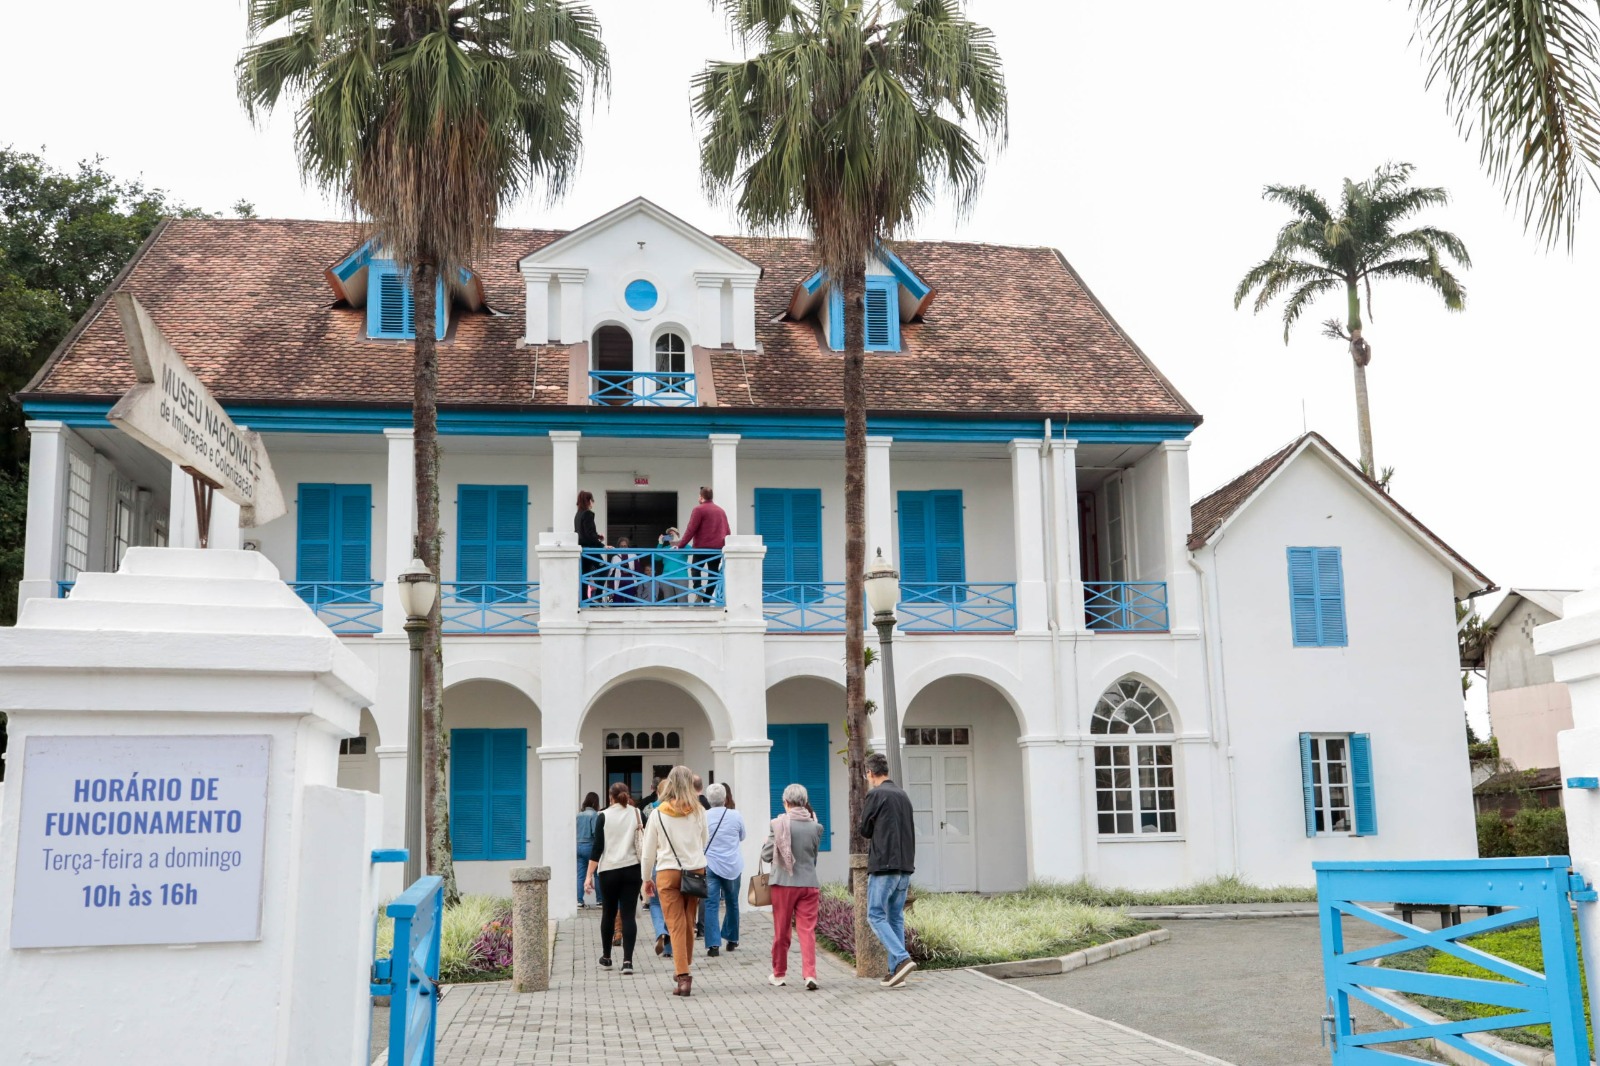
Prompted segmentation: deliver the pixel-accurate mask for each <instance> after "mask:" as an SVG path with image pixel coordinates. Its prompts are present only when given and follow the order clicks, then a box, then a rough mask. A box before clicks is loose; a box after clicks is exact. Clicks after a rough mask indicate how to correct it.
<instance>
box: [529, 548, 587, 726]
mask: <svg viewBox="0 0 1600 1066" xmlns="http://www.w3.org/2000/svg"><path fill="white" fill-rule="evenodd" d="M535 551H536V552H537V554H538V557H539V632H540V633H541V634H545V635H546V636H548V635H550V634H553V633H556V632H558V631H560V630H561V629H562V628H564V627H579V628H581V627H582V624H583V623H581V622H579V621H578V558H579V556H580V555H581V554H582V549H581V548H579V547H578V535H577V534H576V533H540V534H539V547H538V548H537V549H535ZM543 643H544V659H545V661H546V662H561V661H562V660H561V659H559V658H557V657H555V656H553V655H552V654H551V645H550V642H549V641H548V640H546V641H544V642H543ZM579 650H580V651H581V650H582V649H581V648H580V649H579ZM549 692H550V679H547V680H546V682H545V693H546V696H548V695H549ZM574 698H576V697H574ZM544 711H545V714H546V716H547V717H548V715H549V713H550V711H549V709H548V708H544Z"/></svg>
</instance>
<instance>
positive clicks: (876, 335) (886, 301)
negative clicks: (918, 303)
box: [828, 274, 900, 352]
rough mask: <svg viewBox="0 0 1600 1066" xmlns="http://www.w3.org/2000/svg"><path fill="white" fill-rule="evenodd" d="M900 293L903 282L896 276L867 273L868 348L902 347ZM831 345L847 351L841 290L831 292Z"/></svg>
mask: <svg viewBox="0 0 1600 1066" xmlns="http://www.w3.org/2000/svg"><path fill="white" fill-rule="evenodd" d="M899 296H900V283H899V282H898V281H896V280H895V278H894V277H893V276H892V275H889V274H869V275H867V288H866V291H865V292H863V293H862V303H863V305H864V315H865V318H866V321H865V327H866V328H865V331H864V332H865V335H866V346H865V347H866V350H867V351H869V352H898V351H899V350H900V300H899ZM828 346H829V347H830V348H832V349H833V350H834V351H836V352H842V351H844V293H843V292H841V291H839V290H838V289H833V290H832V291H831V292H830V293H829V294H828Z"/></svg>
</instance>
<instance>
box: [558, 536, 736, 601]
mask: <svg viewBox="0 0 1600 1066" xmlns="http://www.w3.org/2000/svg"><path fill="white" fill-rule="evenodd" d="M579 565H580V569H581V570H582V577H581V578H580V579H579V580H580V581H581V582H582V588H581V589H580V590H579V591H580V597H579V600H578V606H579V607H721V606H723V602H724V601H723V587H722V552H720V551H713V550H711V549H705V548H650V549H641V548H585V549H583V555H582V560H581V562H580V564H579Z"/></svg>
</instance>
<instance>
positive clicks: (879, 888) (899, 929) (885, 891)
mask: <svg viewBox="0 0 1600 1066" xmlns="http://www.w3.org/2000/svg"><path fill="white" fill-rule="evenodd" d="M910 887H911V875H910V874H873V875H872V876H870V877H868V878H867V924H868V925H870V926H872V932H873V933H874V934H875V935H876V936H877V938H878V939H879V940H880V941H881V942H882V943H883V950H884V951H886V952H888V953H889V972H890V973H893V972H894V971H895V968H896V967H898V966H899V965H900V964H901V963H902V962H904V961H906V960H907V959H909V958H910V957H911V956H910V955H908V954H906V889H908V888H910Z"/></svg>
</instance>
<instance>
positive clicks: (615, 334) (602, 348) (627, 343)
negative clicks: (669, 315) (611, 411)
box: [589, 326, 633, 407]
mask: <svg viewBox="0 0 1600 1066" xmlns="http://www.w3.org/2000/svg"><path fill="white" fill-rule="evenodd" d="M589 352H590V356H589V358H590V361H591V363H590V367H589V369H590V370H593V371H595V372H596V373H598V374H599V377H596V378H591V379H590V381H589V392H590V394H591V395H597V396H599V397H600V398H601V399H600V402H601V403H603V404H606V405H609V406H612V407H618V406H620V407H626V406H627V405H628V404H630V403H632V402H633V387H632V381H633V378H632V374H633V334H631V333H629V332H628V331H627V330H626V329H624V328H623V327H622V326H601V327H600V328H599V329H597V330H595V331H594V337H593V338H592V343H591V344H590V345H589Z"/></svg>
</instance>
